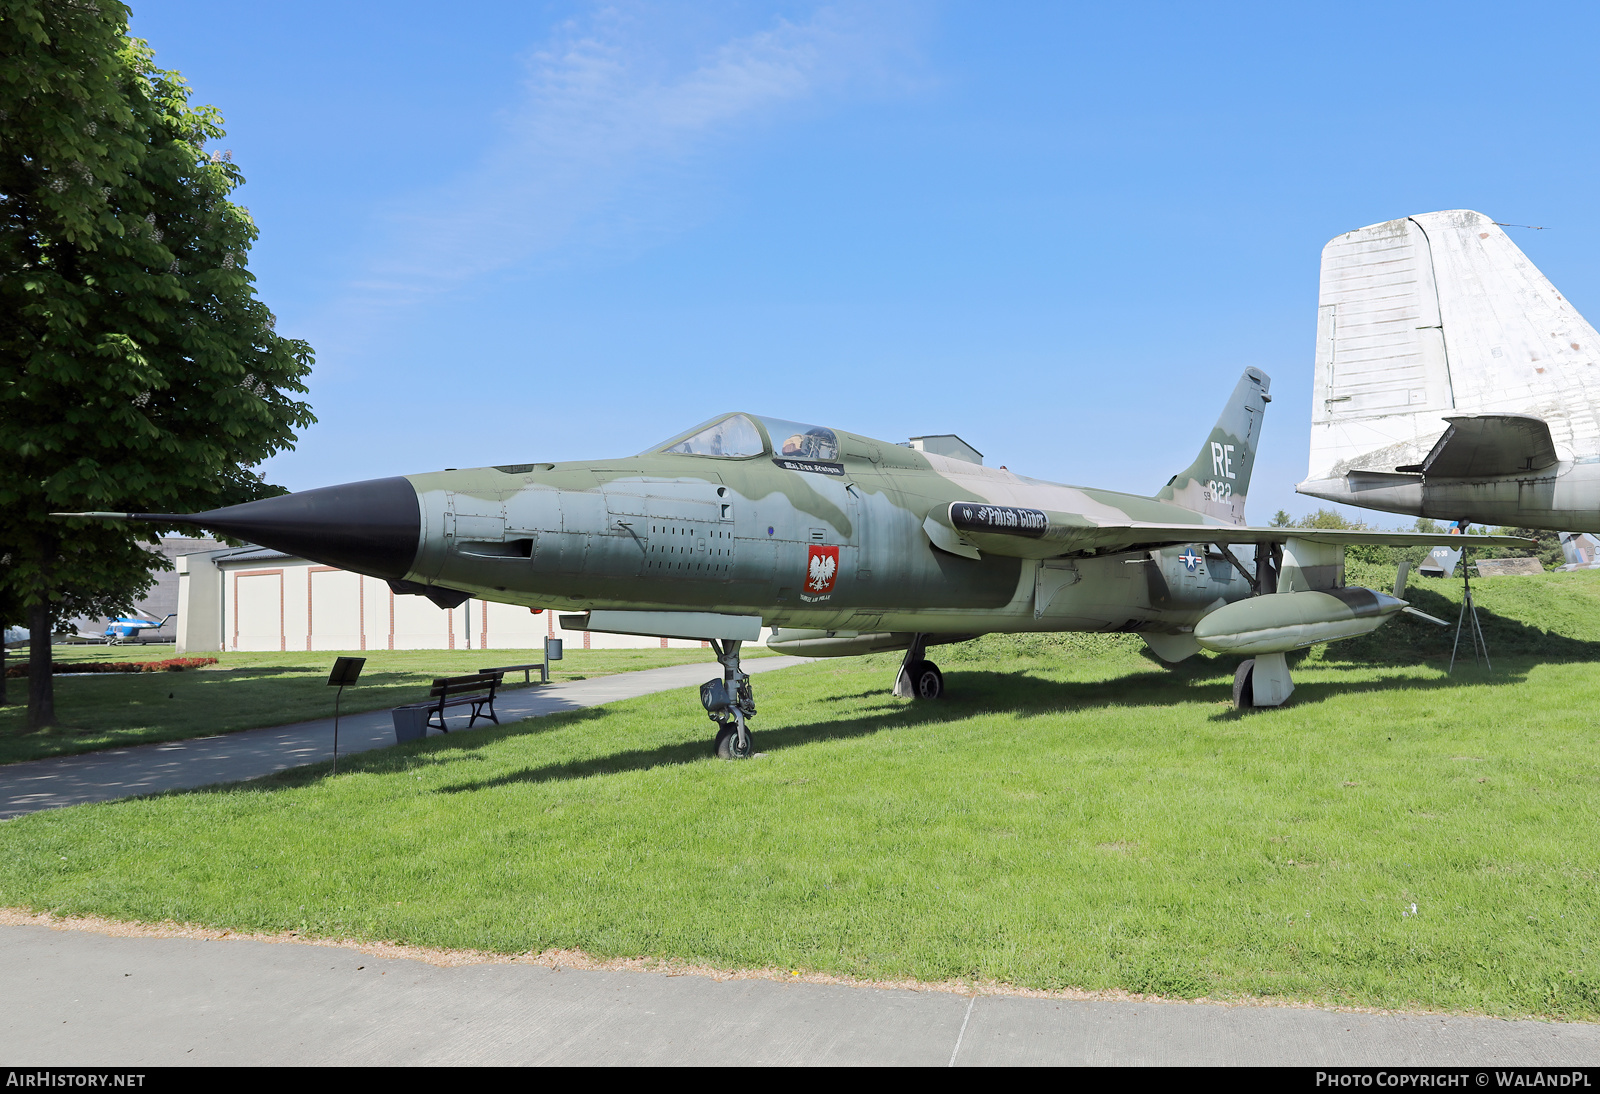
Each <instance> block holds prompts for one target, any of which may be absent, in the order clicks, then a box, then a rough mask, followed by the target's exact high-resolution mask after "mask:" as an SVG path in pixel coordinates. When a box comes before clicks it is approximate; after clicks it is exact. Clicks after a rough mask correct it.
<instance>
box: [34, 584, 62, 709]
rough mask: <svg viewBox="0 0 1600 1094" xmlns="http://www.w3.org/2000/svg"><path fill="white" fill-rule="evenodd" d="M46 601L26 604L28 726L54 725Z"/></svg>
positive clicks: (49, 628)
mask: <svg viewBox="0 0 1600 1094" xmlns="http://www.w3.org/2000/svg"><path fill="white" fill-rule="evenodd" d="M50 631H51V619H50V602H49V601H48V600H46V599H44V598H42V597H41V598H40V600H39V602H38V603H37V604H31V605H29V606H28V728H29V729H30V730H34V729H44V728H45V727H46V726H53V725H55V724H56V688H55V679H54V678H53V677H52V676H51V675H50V673H51V664H50Z"/></svg>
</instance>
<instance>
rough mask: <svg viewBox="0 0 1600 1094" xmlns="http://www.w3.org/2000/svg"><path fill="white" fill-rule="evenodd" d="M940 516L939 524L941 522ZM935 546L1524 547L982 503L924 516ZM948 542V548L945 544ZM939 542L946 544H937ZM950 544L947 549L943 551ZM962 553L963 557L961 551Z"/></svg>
mask: <svg viewBox="0 0 1600 1094" xmlns="http://www.w3.org/2000/svg"><path fill="white" fill-rule="evenodd" d="M941 515H942V516H945V518H946V519H945V520H943V521H940V520H938V519H937V518H938V517H939V516H941ZM928 526H938V527H937V533H936V532H935V531H933V530H930V531H929V538H930V539H932V540H933V542H934V544H935V545H936V546H938V547H941V548H943V549H945V550H947V551H948V550H952V547H954V548H958V549H956V550H954V551H953V553H956V554H968V553H982V552H987V553H989V554H994V555H1005V556H1009V557H1013V558H1055V557H1057V556H1060V555H1066V554H1076V553H1079V552H1084V551H1095V552H1108V551H1125V550H1135V549H1143V548H1154V547H1174V546H1179V545H1182V544H1187V543H1222V544H1231V543H1284V542H1286V541H1288V540H1291V539H1298V540H1302V541H1306V542H1311V543H1325V544H1329V545H1338V546H1342V547H1348V546H1351V545H1352V544H1358V543H1376V544H1382V545H1384V546H1388V547H1416V546H1434V545H1437V544H1444V545H1446V546H1451V547H1458V548H1459V547H1472V546H1480V547H1525V546H1528V545H1529V544H1530V543H1531V542H1532V541H1530V540H1526V539H1521V538H1519V537H1517V536H1460V535H1451V534H1450V533H1449V532H1360V531H1347V530H1344V529H1323V528H1254V527H1249V526H1244V525H1233V524H1154V523H1150V522H1148V521H1128V522H1126V523H1115V524H1112V523H1100V522H1096V521H1093V520H1090V519H1089V518H1087V517H1084V516H1082V515H1080V514H1076V513H1052V512H1049V511H1048V510H1044V509H1026V508H1021V507H1018V506H1011V505H989V504H986V503H983V502H970V501H958V502H953V503H951V505H950V507H949V509H948V511H947V512H946V513H943V514H941V513H938V512H936V513H935V514H934V515H933V516H930V518H929V521H928V525H927V526H925V527H928ZM952 537H954V542H950V541H951V539H952ZM941 539H944V540H945V541H946V542H941ZM947 544H948V545H947ZM959 548H964V549H959Z"/></svg>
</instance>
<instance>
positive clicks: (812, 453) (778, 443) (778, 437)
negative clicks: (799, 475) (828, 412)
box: [761, 418, 839, 460]
mask: <svg viewBox="0 0 1600 1094" xmlns="http://www.w3.org/2000/svg"><path fill="white" fill-rule="evenodd" d="M761 424H762V425H764V426H766V427H767V436H769V437H771V438H772V454H773V455H774V456H789V457H792V458H794V459H798V460H836V459H838V458H839V438H838V437H837V436H836V435H835V434H834V432H833V430H831V429H824V428H823V427H822V426H820V425H802V424H801V423H799V422H786V421H784V420H783V419H781V418H762V419H761Z"/></svg>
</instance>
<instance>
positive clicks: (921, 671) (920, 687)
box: [910, 661, 944, 699]
mask: <svg viewBox="0 0 1600 1094" xmlns="http://www.w3.org/2000/svg"><path fill="white" fill-rule="evenodd" d="M910 676H911V697H912V698H913V699H943V698H944V673H942V672H940V671H939V666H938V665H935V664H934V663H933V662H932V661H918V662H917V663H916V664H915V665H912V666H911V669H910Z"/></svg>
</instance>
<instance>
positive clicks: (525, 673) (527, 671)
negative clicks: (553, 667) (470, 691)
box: [478, 661, 550, 684]
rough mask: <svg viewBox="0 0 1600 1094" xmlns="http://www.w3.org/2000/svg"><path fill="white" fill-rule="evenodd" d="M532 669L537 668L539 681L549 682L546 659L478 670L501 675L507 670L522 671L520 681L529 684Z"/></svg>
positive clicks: (548, 666) (531, 680)
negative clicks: (526, 663)
mask: <svg viewBox="0 0 1600 1094" xmlns="http://www.w3.org/2000/svg"><path fill="white" fill-rule="evenodd" d="M534 669H538V670H539V683H541V684H548V683H549V682H550V662H548V661H535V662H534V663H533V664H531V665H500V666H498V667H496V668H492V669H479V670H478V671H479V672H493V673H498V674H499V675H501V676H504V675H505V674H506V673H508V672H520V673H522V682H523V683H524V684H531V683H533V675H532V673H533V670H534Z"/></svg>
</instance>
